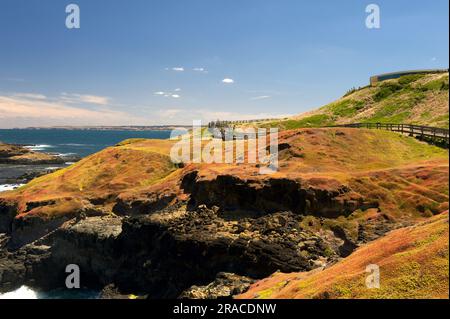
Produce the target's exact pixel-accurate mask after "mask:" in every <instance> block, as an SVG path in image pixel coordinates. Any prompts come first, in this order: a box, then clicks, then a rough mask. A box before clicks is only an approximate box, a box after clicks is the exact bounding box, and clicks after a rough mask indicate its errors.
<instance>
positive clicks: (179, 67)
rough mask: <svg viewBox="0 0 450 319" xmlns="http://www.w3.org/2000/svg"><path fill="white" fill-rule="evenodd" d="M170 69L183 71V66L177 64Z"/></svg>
mask: <svg viewBox="0 0 450 319" xmlns="http://www.w3.org/2000/svg"><path fill="white" fill-rule="evenodd" d="M172 71H176V72H183V71H184V68H183V67H181V66H178V67H173V68H172Z"/></svg>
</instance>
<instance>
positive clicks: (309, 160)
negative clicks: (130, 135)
mask: <svg viewBox="0 0 450 319" xmlns="http://www.w3.org/2000/svg"><path fill="white" fill-rule="evenodd" d="M279 139H280V140H279V143H280V145H282V149H281V151H280V153H279V161H280V168H279V171H278V172H277V173H276V174H274V175H269V176H267V175H260V174H259V173H258V172H259V168H258V165H255V164H239V165H236V164H234V165H233V164H232V165H230V164H190V165H187V166H186V167H184V168H180V167H178V166H177V165H175V164H173V163H172V162H171V160H170V156H169V153H170V147H171V146H172V145H173V143H174V142H173V141H169V140H139V139H138V140H129V141H125V142H122V143H120V144H118V145H117V146H115V147H109V148H106V149H105V150H103V151H101V152H98V153H96V154H93V155H91V156H89V157H87V158H84V159H83V160H81V161H80V162H78V163H76V164H74V165H72V166H70V167H68V168H65V169H62V170H59V171H57V172H55V173H52V174H49V175H46V176H43V177H40V178H37V179H35V180H33V181H31V182H30V183H28V184H27V185H25V186H23V187H21V188H19V189H17V190H15V191H11V192H5V193H2V194H0V202H1V201H14V202H16V203H17V204H18V213H19V214H18V216H17V217H18V218H20V217H25V216H41V217H44V216H45V217H55V216H61V215H65V214H70V215H72V214H77V212H80V211H83V210H86V207H91V204H92V205H94V206H96V207H101V210H103V211H105V213H107V212H108V210H109V209H110V208H111V206H112V205H114V203H115V201H116V198H117V197H119V198H125V197H126V198H128V197H138V198H139V197H140V196H141V195H142V196H144V195H145V196H144V197H146V196H147V195H146V194H157V193H159V194H162V193H165V192H167V191H166V190H167V189H168V190H169V191H170V192H172V193H179V192H181V191H180V189H179V186H178V185H177V184H178V183H179V180H180V179H181V178H182V177H183V175H184V174H186V173H187V172H189V171H190V170H193V169H195V170H198V171H199V175H202V176H204V177H205V178H215V176H218V175H233V176H236V177H237V178H240V179H265V178H272V177H274V178H287V179H291V180H296V179H303V180H305V183H310V184H311V185H312V184H317V183H318V184H319V185H320V187H324V188H327V187H328V186H327V185H331V186H332V187H334V186H333V185H335V184H336V185H340V184H342V183H344V184H346V185H349V186H351V188H352V189H354V190H355V191H357V192H358V193H360V194H361V195H362V196H364V197H368V198H375V199H378V200H379V201H380V202H381V205H382V206H383V205H385V207H386V211H387V212H388V213H389V214H393V213H394V212H397V211H398V210H399V207H398V206H399V205H400V204H401V205H403V212H409V213H411V214H412V215H416V214H414V213H415V212H418V211H417V207H418V206H420V205H421V206H423V207H424V208H423V212H418V215H419V216H420V215H422V213H424V212H425V211H427V212H428V211H429V210H431V211H432V212H435V209H434V207H436V208H437V207H441V206H442V204H443V203H445V202H448V197H447V196H446V194H445V188H446V187H448V183H447V182H446V179H447V177H448V151H446V150H443V149H440V148H438V147H435V146H431V145H427V144H425V143H422V142H419V141H417V140H415V139H413V138H410V137H406V136H402V135H400V134H396V133H392V132H386V131H375V130H366V129H361V130H353V129H348V128H332V129H300V130H293V131H285V132H282V134H280V138H279ZM411 165H413V168H411ZM416 165H418V166H419V168H418V170H415V169H414V167H416ZM393 169H400V171H392V170H393ZM419 171H420V172H419ZM376 172H382V173H376ZM420 174H422V175H424V176H423V178H417V176H418V175H420ZM427 176H428V177H432V178H428V177H427ZM413 185H416V186H417V189H415V188H414V187H412V186H413ZM447 194H448V193H447Z"/></svg>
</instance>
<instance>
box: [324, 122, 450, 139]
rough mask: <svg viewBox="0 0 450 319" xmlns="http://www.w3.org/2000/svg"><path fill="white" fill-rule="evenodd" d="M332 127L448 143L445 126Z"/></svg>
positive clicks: (358, 125)
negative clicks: (375, 130)
mask: <svg viewBox="0 0 450 319" xmlns="http://www.w3.org/2000/svg"><path fill="white" fill-rule="evenodd" d="M332 127H354V128H368V129H378V130H387V131H393V132H399V133H402V134H408V135H410V136H414V137H427V138H431V139H434V140H444V141H445V142H446V143H447V144H448V143H449V130H448V129H445V128H439V127H432V126H422V125H413V124H394V123H353V124H343V125H333V126H332Z"/></svg>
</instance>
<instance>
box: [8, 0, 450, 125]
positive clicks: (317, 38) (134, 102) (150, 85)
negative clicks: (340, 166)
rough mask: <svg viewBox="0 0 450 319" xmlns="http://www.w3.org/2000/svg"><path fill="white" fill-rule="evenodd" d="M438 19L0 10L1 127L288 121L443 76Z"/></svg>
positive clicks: (444, 45) (322, 13)
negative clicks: (384, 77) (366, 89)
mask: <svg viewBox="0 0 450 319" xmlns="http://www.w3.org/2000/svg"><path fill="white" fill-rule="evenodd" d="M69 3H76V4H78V5H79V7H80V10H81V28H80V29H76V30H75V29H72V30H69V29H67V28H66V26H65V19H66V16H67V14H66V13H65V7H66V6H67V5H68V4H69ZM370 3H376V4H378V5H379V6H380V9H381V29H368V28H366V25H365V19H366V17H367V13H366V12H365V8H366V6H367V5H368V4H370ZM448 6H449V4H448V1H447V0H433V1H411V0H395V1H392V0H389V1H375V0H370V1H363V0H342V1H335V0H327V1H325V0H316V1H300V0H239V1H238V0H183V1H182V0H178V1H175V0H150V1H149V0H132V1H124V0H123V1H118V0H108V1H107V0H72V1H64V0H1V1H0V127H16V126H18V127H19V126H20V127H23V126H40V125H42V126H48V125H70V124H72V125H96V124H104V125H119V124H124V125H125V124H126V125H128V124H140V125H141V124H184V123H186V124H189V123H190V121H191V120H192V119H202V120H204V121H206V120H211V119H215V118H223V119H239V118H247V119H248V118H254V117H272V116H277V115H286V114H298V113H301V112H304V111H308V110H311V109H313V108H316V107H318V106H321V105H323V104H326V103H328V102H330V101H332V100H334V99H336V98H338V97H340V96H342V95H343V94H344V93H345V91H347V90H348V89H349V88H351V87H353V86H362V85H366V84H367V83H368V80H369V76H370V75H373V74H378V73H382V72H390V71H396V70H404V69H418V68H448V60H449V51H448V47H449V43H448V41H449V34H448V32H449V31H448V26H449V16H448V9H449V8H448ZM224 79H232V80H233V83H224V82H223V80H224ZM228 82H231V81H228Z"/></svg>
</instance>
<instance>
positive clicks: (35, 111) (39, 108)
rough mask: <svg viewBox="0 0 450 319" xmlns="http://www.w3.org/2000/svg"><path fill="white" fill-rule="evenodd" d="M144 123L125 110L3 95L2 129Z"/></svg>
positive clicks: (0, 103)
mask: <svg viewBox="0 0 450 319" xmlns="http://www.w3.org/2000/svg"><path fill="white" fill-rule="evenodd" d="M139 123H142V120H141V119H140V118H139V117H134V116H133V115H131V114H128V113H126V112H123V111H116V110H111V109H108V108H106V107H103V108H102V109H101V110H93V109H86V108H82V107H77V106H74V105H72V104H71V103H70V102H67V101H64V100H63V99H60V100H57V101H54V100H49V99H34V98H30V97H23V96H22V97H19V96H17V95H11V96H1V95H0V127H2V128H8V127H9V128H11V127H26V126H56V125H126V124H129V125H131V124H139Z"/></svg>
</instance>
